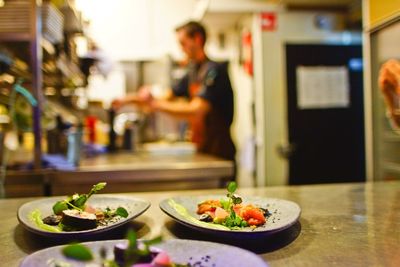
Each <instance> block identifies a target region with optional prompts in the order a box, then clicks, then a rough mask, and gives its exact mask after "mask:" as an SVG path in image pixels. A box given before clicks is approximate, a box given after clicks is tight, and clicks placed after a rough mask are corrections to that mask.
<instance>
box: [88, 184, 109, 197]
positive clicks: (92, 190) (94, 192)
mask: <svg viewBox="0 0 400 267" xmlns="http://www.w3.org/2000/svg"><path fill="white" fill-rule="evenodd" d="M106 185H107V183H105V182H102V183H98V184H96V185H94V186H93V187H92V189H91V190H90V192H89V194H88V198H89V197H90V196H91V195H93V194H96V193H97V192H99V191H100V190H102V189H103V188H104V187H106Z"/></svg>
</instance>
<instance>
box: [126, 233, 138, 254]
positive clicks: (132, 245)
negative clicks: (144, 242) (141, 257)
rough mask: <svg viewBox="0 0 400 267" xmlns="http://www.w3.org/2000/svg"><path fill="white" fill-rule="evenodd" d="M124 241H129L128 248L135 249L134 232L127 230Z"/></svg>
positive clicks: (135, 237) (135, 239) (135, 238)
mask: <svg viewBox="0 0 400 267" xmlns="http://www.w3.org/2000/svg"><path fill="white" fill-rule="evenodd" d="M126 239H128V241H129V248H131V249H132V248H136V247H137V236H136V232H135V231H133V230H132V229H129V230H128V233H127V234H126Z"/></svg>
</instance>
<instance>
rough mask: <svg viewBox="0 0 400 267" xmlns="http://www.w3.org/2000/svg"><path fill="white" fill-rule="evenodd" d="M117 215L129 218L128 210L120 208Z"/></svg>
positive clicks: (116, 212)
mask: <svg viewBox="0 0 400 267" xmlns="http://www.w3.org/2000/svg"><path fill="white" fill-rule="evenodd" d="M115 214H117V215H119V216H121V217H123V218H127V217H128V215H129V214H128V211H127V210H126V209H124V208H123V207H118V208H117V210H116V211H115Z"/></svg>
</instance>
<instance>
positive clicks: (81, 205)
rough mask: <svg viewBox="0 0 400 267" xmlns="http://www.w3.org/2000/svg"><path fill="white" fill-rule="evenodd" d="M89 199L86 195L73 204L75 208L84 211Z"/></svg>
mask: <svg viewBox="0 0 400 267" xmlns="http://www.w3.org/2000/svg"><path fill="white" fill-rule="evenodd" d="M87 199H88V196H87V195H86V194H82V195H80V196H79V197H78V198H77V199H75V200H74V201H73V203H72V204H73V205H74V206H76V207H78V208H80V209H82V208H83V207H84V205H85V203H86V201H87Z"/></svg>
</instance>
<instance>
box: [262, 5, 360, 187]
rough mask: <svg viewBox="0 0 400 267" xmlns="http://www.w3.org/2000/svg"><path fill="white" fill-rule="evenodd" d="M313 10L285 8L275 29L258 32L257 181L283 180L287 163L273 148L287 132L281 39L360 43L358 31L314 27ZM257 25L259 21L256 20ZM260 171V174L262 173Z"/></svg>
mask: <svg viewBox="0 0 400 267" xmlns="http://www.w3.org/2000/svg"><path fill="white" fill-rule="evenodd" d="M317 14H318V13H316V12H286V11H282V12H279V13H277V16H278V21H277V25H278V26H277V29H276V31H265V32H260V35H261V40H260V41H261V42H262V49H261V51H259V55H255V57H262V62H263V63H262V64H261V65H262V66H263V69H262V74H261V75H262V82H261V84H260V83H257V87H256V96H257V98H259V96H262V97H263V100H264V101H263V103H258V105H263V106H262V107H261V108H257V112H258V115H257V116H258V118H259V120H260V119H261V118H263V119H262V120H263V122H264V125H263V127H264V129H263V131H260V133H261V134H262V132H264V134H263V136H259V135H258V138H260V139H261V140H262V142H263V143H262V144H261V145H260V146H261V148H262V149H263V151H261V152H260V155H258V170H257V173H258V174H259V176H258V177H257V180H258V181H259V184H265V185H284V184H287V170H288V165H287V161H286V160H285V159H282V158H281V157H279V155H278V153H277V148H278V146H279V145H285V144H286V143H287V140H288V133H287V105H286V73H285V67H286V66H285V62H286V59H285V53H284V45H285V43H288V42H289V43H342V44H343V43H344V44H346V43H347V44H349V43H351V42H355V43H360V42H361V36H360V34H357V33H355V34H353V33H350V32H335V31H331V30H321V29H318V28H316V26H315V24H314V17H315V15H317ZM258 23H260V22H258ZM259 25H260V24H259ZM262 175H264V176H262Z"/></svg>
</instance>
